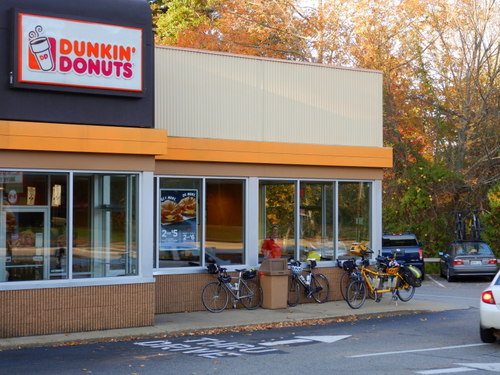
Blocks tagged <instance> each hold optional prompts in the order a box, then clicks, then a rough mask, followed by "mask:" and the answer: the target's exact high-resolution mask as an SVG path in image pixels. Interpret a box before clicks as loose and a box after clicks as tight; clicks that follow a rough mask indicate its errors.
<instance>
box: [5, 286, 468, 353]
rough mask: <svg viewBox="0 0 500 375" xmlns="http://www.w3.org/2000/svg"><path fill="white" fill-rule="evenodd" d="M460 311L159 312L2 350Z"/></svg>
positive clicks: (415, 303) (342, 306)
mask: <svg viewBox="0 0 500 375" xmlns="http://www.w3.org/2000/svg"><path fill="white" fill-rule="evenodd" d="M417 293H418V290H417ZM464 308H468V306H467V305H466V304H463V303H443V302H438V301H427V300H422V299H415V298H414V299H412V300H410V301H409V302H401V301H393V300H391V298H390V296H389V295H384V297H383V298H382V300H381V301H380V302H375V301H373V300H369V299H367V300H366V302H365V304H364V305H363V306H362V307H361V308H360V309H357V310H353V309H351V308H350V307H349V306H348V305H347V303H346V302H344V301H334V302H327V303H324V304H317V303H305V304H300V305H298V306H295V307H287V308H280V309H264V308H259V309H257V310H244V309H226V310H224V311H223V312H220V313H211V312H208V311H195V312H183V313H172V314H160V315H156V317H155V325H154V326H147V327H134V328H123V329H111V330H102V331H89V332H75V333H64V334H53V335H40V336H26V337H13V338H4V339H0V350H11V349H20V348H28V347H38V346H56V345H67V344H75V343H97V342H109V341H121V340H135V339H143V338H158V337H172V336H182V335H189V334H208V333H217V332H224V331H230V330H257V329H264V328H269V327H283V326H287V325H309V324H318V323H322V322H330V321H345V320H348V319H351V320H353V319H369V318H371V317H374V316H376V317H381V316H390V315H402V314H416V313H424V312H440V311H446V310H457V309H464Z"/></svg>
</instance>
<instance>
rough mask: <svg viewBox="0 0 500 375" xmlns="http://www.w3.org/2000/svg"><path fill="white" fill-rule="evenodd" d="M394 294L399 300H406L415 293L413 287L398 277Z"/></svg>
mask: <svg viewBox="0 0 500 375" xmlns="http://www.w3.org/2000/svg"><path fill="white" fill-rule="evenodd" d="M396 294H397V295H398V297H399V299H400V300H401V301H403V302H408V301H409V300H411V299H412V298H413V295H414V294H415V287H414V286H411V285H408V284H407V283H406V282H404V281H403V280H401V279H399V278H398V289H397V290H396Z"/></svg>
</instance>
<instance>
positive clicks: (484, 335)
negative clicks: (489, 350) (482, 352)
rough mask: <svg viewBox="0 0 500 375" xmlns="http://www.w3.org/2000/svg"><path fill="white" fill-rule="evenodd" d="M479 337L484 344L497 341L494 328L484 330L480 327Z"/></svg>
mask: <svg viewBox="0 0 500 375" xmlns="http://www.w3.org/2000/svg"><path fill="white" fill-rule="evenodd" d="M479 336H481V341H482V342H487V343H493V342H495V341H497V338H496V336H495V330H494V329H493V328H483V327H481V326H480V327H479Z"/></svg>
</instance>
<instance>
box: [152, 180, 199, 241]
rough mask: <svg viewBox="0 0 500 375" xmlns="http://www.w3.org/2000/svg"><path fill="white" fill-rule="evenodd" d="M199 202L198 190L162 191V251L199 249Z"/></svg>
mask: <svg viewBox="0 0 500 375" xmlns="http://www.w3.org/2000/svg"><path fill="white" fill-rule="evenodd" d="M197 202H198V190H197V189H189V190H187V189H186V190H176V189H160V250H176V249H179V250H181V249H196V248H197V245H196V242H197V241H198V238H197V237H198V236H197V227H198V222H197V221H198V204H197Z"/></svg>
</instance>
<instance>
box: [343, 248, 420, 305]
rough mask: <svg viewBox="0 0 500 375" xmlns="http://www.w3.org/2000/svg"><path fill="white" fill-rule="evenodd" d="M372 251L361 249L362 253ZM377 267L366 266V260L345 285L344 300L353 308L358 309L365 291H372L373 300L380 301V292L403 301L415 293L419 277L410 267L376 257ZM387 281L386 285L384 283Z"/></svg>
mask: <svg viewBox="0 0 500 375" xmlns="http://www.w3.org/2000/svg"><path fill="white" fill-rule="evenodd" d="M369 253H373V251H368V250H362V254H363V255H367V254H369ZM377 261H378V263H379V267H380V268H379V269H378V270H377V271H373V270H371V269H369V268H368V267H367V266H368V265H369V264H368V262H367V261H365V262H363V263H362V264H361V266H360V267H359V271H358V272H356V274H353V275H352V276H351V282H350V283H349V286H348V287H347V292H346V302H347V304H348V305H349V306H350V307H351V308H353V309H359V308H360V307H361V306H363V304H364V303H365V300H366V295H367V293H373V296H374V297H375V301H380V294H382V293H392V300H393V301H396V300H397V299H398V298H399V299H400V300H401V301H403V302H408V301H409V300H411V299H412V298H413V296H414V294H415V288H416V287H417V286H420V283H419V279H418V278H417V277H416V276H415V275H414V273H413V272H414V271H412V270H411V266H410V267H406V266H404V265H403V266H402V265H400V264H399V263H398V262H397V261H396V260H395V254H394V256H393V258H392V259H387V258H384V257H378V258H377ZM384 283H387V285H384Z"/></svg>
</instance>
